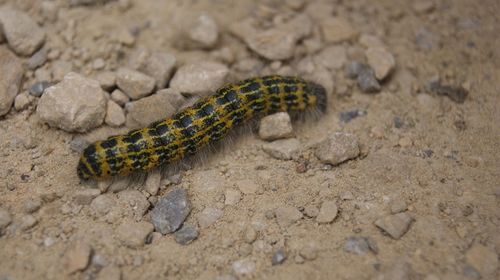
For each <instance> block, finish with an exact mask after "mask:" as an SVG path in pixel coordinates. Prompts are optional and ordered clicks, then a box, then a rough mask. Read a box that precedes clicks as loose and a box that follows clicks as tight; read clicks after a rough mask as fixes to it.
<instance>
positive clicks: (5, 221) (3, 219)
mask: <svg viewBox="0 0 500 280" xmlns="http://www.w3.org/2000/svg"><path fill="white" fill-rule="evenodd" d="M10 223H12V217H11V215H10V213H9V212H8V211H7V210H5V209H1V208H0V235H1V234H2V232H3V231H4V230H5V229H6V228H7V226H8V225H10Z"/></svg>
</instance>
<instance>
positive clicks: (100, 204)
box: [90, 194, 116, 216]
mask: <svg viewBox="0 0 500 280" xmlns="http://www.w3.org/2000/svg"><path fill="white" fill-rule="evenodd" d="M115 204H116V202H115V200H114V199H112V195H111V194H101V195H99V196H97V197H96V198H94V200H92V202H91V203H90V208H91V209H92V210H93V211H94V212H95V213H96V215H97V216H104V215H106V214H107V213H108V212H109V211H111V208H113V207H114V206H115Z"/></svg>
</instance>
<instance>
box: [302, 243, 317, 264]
mask: <svg viewBox="0 0 500 280" xmlns="http://www.w3.org/2000/svg"><path fill="white" fill-rule="evenodd" d="M299 254H300V256H302V257H303V258H304V259H306V260H308V261H313V260H315V259H316V258H317V257H318V246H317V245H316V244H315V243H307V244H305V245H304V246H303V247H302V249H300V252H299Z"/></svg>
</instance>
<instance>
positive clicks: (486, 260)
mask: <svg viewBox="0 0 500 280" xmlns="http://www.w3.org/2000/svg"><path fill="white" fill-rule="evenodd" d="M465 259H466V260H467V263H468V264H469V265H471V266H472V267H473V268H474V269H475V270H477V272H479V274H481V276H482V277H483V279H487V278H489V277H493V278H494V274H495V272H496V271H497V270H498V255H497V253H496V252H495V250H492V249H490V248H488V247H486V246H484V245H481V244H479V243H476V244H474V245H472V247H471V248H470V249H469V250H467V252H466V253H465Z"/></svg>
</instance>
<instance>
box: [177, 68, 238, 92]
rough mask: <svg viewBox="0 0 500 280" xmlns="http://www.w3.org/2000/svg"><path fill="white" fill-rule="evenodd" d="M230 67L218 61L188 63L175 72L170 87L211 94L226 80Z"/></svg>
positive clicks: (181, 90)
mask: <svg viewBox="0 0 500 280" xmlns="http://www.w3.org/2000/svg"><path fill="white" fill-rule="evenodd" d="M228 74H229V69H228V68H227V66H226V65H224V64H221V63H218V62H210V61H203V62H198V63H192V64H186V65H184V66H182V67H180V68H179V69H178V70H177V72H175V75H174V77H173V78H172V80H171V81H170V87H171V88H173V89H176V90H178V91H180V92H182V93H188V94H194V95H209V94H212V93H214V91H215V90H216V89H218V88H219V87H220V86H222V84H223V83H224V82H225V80H226V77H227V75H228Z"/></svg>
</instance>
